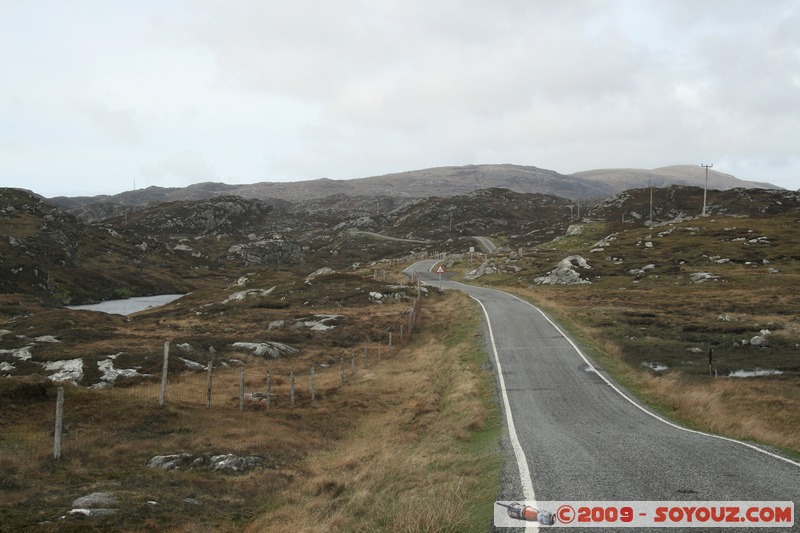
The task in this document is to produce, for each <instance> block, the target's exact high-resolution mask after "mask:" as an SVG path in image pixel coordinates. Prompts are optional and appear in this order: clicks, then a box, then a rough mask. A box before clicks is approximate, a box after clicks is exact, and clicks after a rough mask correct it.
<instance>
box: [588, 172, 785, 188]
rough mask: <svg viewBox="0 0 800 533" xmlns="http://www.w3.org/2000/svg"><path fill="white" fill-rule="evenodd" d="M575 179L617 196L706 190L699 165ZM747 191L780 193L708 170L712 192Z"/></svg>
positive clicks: (611, 173)
mask: <svg viewBox="0 0 800 533" xmlns="http://www.w3.org/2000/svg"><path fill="white" fill-rule="evenodd" d="M572 176H574V177H577V178H582V179H586V180H590V181H596V182H600V183H603V184H605V185H606V186H608V187H610V188H614V189H617V191H616V192H619V191H622V190H625V189H639V188H642V187H651V186H652V187H668V186H670V185H690V186H691V185H693V186H697V187H705V179H706V178H705V176H706V173H705V168H703V167H701V166H699V165H673V166H668V167H661V168H654V169H652V170H643V169H636V168H605V169H597V170H586V171H583V172H576V173H574V174H572ZM737 187H744V188H748V189H779V187H776V186H775V185H772V184H770V183H766V182H758V181H746V180H740V179H739V178H737V177H735V176H732V175H730V174H725V173H723V172H718V171H716V170H713V169H711V168H709V169H708V188H709V189H711V190H719V191H724V190H727V189H734V188H737Z"/></svg>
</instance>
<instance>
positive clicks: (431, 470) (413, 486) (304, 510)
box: [249, 293, 502, 531]
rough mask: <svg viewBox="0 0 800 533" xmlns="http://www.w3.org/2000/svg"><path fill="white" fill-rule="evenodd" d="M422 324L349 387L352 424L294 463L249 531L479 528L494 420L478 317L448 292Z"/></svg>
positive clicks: (493, 462) (488, 506) (486, 512)
mask: <svg viewBox="0 0 800 533" xmlns="http://www.w3.org/2000/svg"><path fill="white" fill-rule="evenodd" d="M454 316H460V317H469V318H468V319H467V320H462V321H461V322H459V323H458V324H453V323H452V322H451V318H450V317H454ZM448 322H449V324H447V323H448ZM421 324H422V331H421V332H420V333H421V334H418V336H417V337H416V340H415V341H414V343H413V344H412V345H411V346H410V347H409V348H407V349H406V350H405V351H404V352H403V354H402V355H401V356H399V357H397V358H394V359H391V360H387V361H384V362H382V363H381V366H380V367H378V368H377V369H376V370H375V372H371V373H369V374H368V375H367V376H365V378H364V379H363V380H362V381H361V382H359V383H357V384H356V385H355V388H356V391H355V393H356V394H357V395H358V396H359V397H360V398H362V400H361V402H362V403H361V404H360V405H361V407H362V409H363V414H362V415H361V416H360V417H359V420H358V421H357V422H356V423H355V425H354V427H353V428H352V429H351V430H350V431H348V432H347V434H346V435H345V436H344V437H343V438H342V439H341V440H339V441H337V442H336V443H335V444H334V445H333V446H332V448H331V449H329V450H325V451H322V452H319V453H315V454H312V455H310V456H309V457H308V459H307V460H305V461H303V462H302V463H300V464H298V465H297V467H296V469H295V470H294V471H293V478H294V481H293V483H292V484H291V485H290V486H289V487H287V489H286V490H285V491H283V492H282V493H281V496H280V497H279V498H278V499H277V500H276V501H274V502H271V503H270V504H269V505H266V506H265V508H264V510H263V514H262V515H261V516H260V517H259V518H258V519H256V520H255V521H254V522H253V523H252V524H251V526H250V528H249V530H251V531H261V530H265V529H269V530H274V531H431V530H436V531H485V530H486V528H487V526H488V524H489V523H490V521H491V517H492V505H493V502H494V499H495V497H496V494H497V491H498V487H499V470H500V465H501V460H502V457H501V455H500V453H499V450H498V448H497V443H498V440H499V436H500V432H501V425H500V421H499V415H498V410H497V405H496V402H495V399H494V393H493V379H492V375H491V373H490V372H489V371H487V370H484V369H482V365H483V363H484V362H485V359H486V356H485V352H484V351H483V350H482V347H481V345H480V343H479V341H478V335H477V333H476V332H477V316H476V315H475V312H474V309H473V308H472V305H471V303H470V302H469V301H468V300H467V299H466V297H464V296H463V295H460V294H455V293H454V294H452V295H451V296H450V297H448V299H447V301H446V302H442V303H440V304H437V306H436V307H435V308H429V309H427V310H426V311H425V316H424V319H423V321H422V322H421ZM445 324H447V325H448V327H445Z"/></svg>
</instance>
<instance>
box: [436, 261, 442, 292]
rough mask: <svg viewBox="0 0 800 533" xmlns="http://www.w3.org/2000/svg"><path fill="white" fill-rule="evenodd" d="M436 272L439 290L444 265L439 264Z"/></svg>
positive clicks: (440, 288)
mask: <svg viewBox="0 0 800 533" xmlns="http://www.w3.org/2000/svg"><path fill="white" fill-rule="evenodd" d="M436 273H437V274H439V290H442V274H444V267H443V266H442V265H439V268H437V269H436Z"/></svg>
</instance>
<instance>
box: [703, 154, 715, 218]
mask: <svg viewBox="0 0 800 533" xmlns="http://www.w3.org/2000/svg"><path fill="white" fill-rule="evenodd" d="M700 166H701V167H703V168H704V169H706V186H705V188H704V189H703V215H702V216H706V195H707V194H708V169H709V168H711V167H713V166H714V163H711V164H709V165H703V164H701V165H700Z"/></svg>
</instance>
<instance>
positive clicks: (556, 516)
mask: <svg viewBox="0 0 800 533" xmlns="http://www.w3.org/2000/svg"><path fill="white" fill-rule="evenodd" d="M794 519H795V518H794V502H791V501H697V502H693V501H688V502H673V501H543V502H539V501H537V502H525V501H498V502H495V507H494V525H495V527H528V526H530V527H533V526H537V527H539V526H545V527H563V528H566V527H615V528H621V527H629V528H646V527H683V528H686V527H697V528H709V527H714V528H719V527H739V528H741V527H753V528H791V527H792V526H793V525H794Z"/></svg>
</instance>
